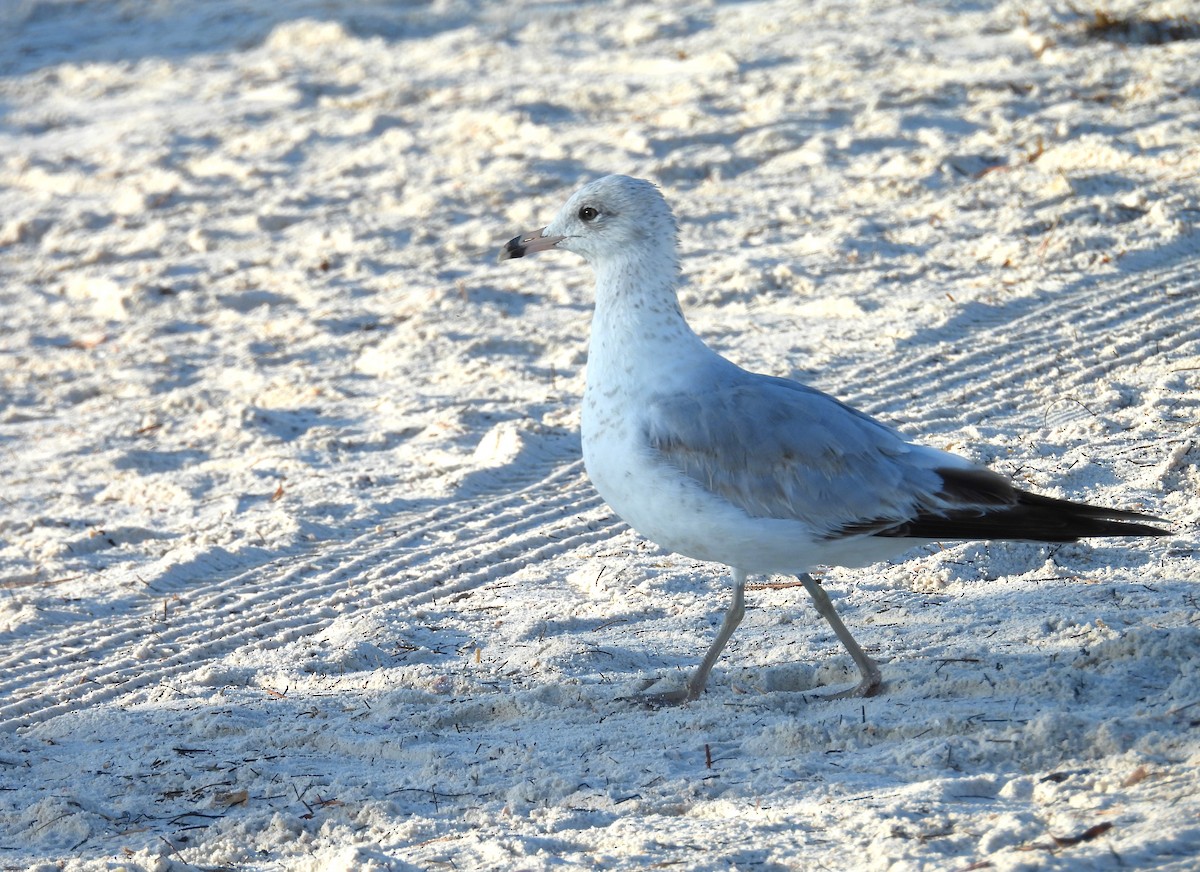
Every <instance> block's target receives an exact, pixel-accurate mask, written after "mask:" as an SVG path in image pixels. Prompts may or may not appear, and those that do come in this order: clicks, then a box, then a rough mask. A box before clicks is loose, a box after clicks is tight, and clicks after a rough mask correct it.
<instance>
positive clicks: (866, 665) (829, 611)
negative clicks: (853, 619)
mask: <svg viewBox="0 0 1200 872" xmlns="http://www.w3.org/2000/svg"><path fill="white" fill-rule="evenodd" d="M796 577H797V578H798V579H800V583H801V584H802V585H804V589H805V590H806V591H808V595H809V596H811V597H812V598H813V603H814V604H815V605H816V607H817V611H818V612H819V613H820V615H821V617H823V618H824V619H825V620H826V621H828V622H829V626H831V627H833V632H834V633H835V634H837V637H838V638H839V639H841V641H842V644H843V645H845V646H846V650H847V651H849V652H850V656H851V657H852V658H854V662H855V664H856V665H857V666H858V671H859V672H860V673H862V681H860V682H859V683H858V685H857V686H856V687H852V688H850V689H849V690H843V691H841V692H839V693H829V694H821V695H820V698H821V699H851V698H854V697H862V696H874V695H875V693H876V692H877V691H878V690H879V686H880V684H881V683H882V681H883V676H881V675H880V673H879V667H878V666H876V665H875V661H874V660H872V659H871V658H870V657H868V656H867V655H866V652H864V651H863V649H862V648H860V647H859V646H858V643H857V642H855V641H854V637H853V636H851V635H850V631H849V630H847V629H846V625H845V624H843V623H842V619H841V618H839V617H838V613H837V611H836V610H835V609H834V608H833V603H832V602H830V600H829V594H827V593H826V592H825V588H823V587H821V585H820V584H818V583H817V581H816V579H814V578H813V577H812V576H811V575H809V574H808V573H807V572H806V573H804V574H803V575H798V576H796Z"/></svg>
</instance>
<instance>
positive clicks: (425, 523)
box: [0, 461, 618, 729]
mask: <svg viewBox="0 0 1200 872" xmlns="http://www.w3.org/2000/svg"><path fill="white" fill-rule="evenodd" d="M617 526H618V522H617V521H616V520H615V519H614V518H613V517H612V516H611V513H609V512H608V511H607V510H606V509H604V508H603V507H602V506H601V504H600V503H599V500H598V498H597V497H596V495H595V494H594V492H593V491H592V490H591V488H590V486H589V485H588V484H587V483H586V481H584V480H583V478H582V464H581V463H579V462H578V461H574V462H566V463H562V464H561V465H560V466H559V467H558V468H556V469H554V470H553V471H552V472H551V473H550V474H549V475H547V476H546V477H545V478H544V479H542V480H540V481H538V482H537V483H535V484H533V485H530V486H527V487H525V488H522V489H520V490H517V491H514V492H512V493H509V494H505V495H502V496H498V497H487V498H481V499H475V500H470V501H468V502H467V503H466V504H462V503H459V504H457V505H455V506H453V508H452V509H451V510H449V511H448V510H447V506H444V505H443V506H438V507H436V508H434V509H433V510H431V511H430V512H428V513H426V514H425V515H423V516H418V517H416V518H413V519H408V520H406V519H404V518H400V517H398V518H395V519H393V520H391V521H389V522H388V523H387V525H386V527H385V528H384V529H383V530H381V531H379V532H371V533H367V534H364V535H361V536H359V537H357V538H355V539H354V540H352V541H350V542H346V543H338V544H333V545H330V544H327V543H326V544H322V545H319V546H317V547H315V548H314V549H313V550H312V551H311V552H305V553H299V554H291V555H288V556H286V557H283V558H280V559H275V560H271V561H269V562H266V563H264V564H261V565H259V566H256V567H254V568H252V569H249V570H246V571H244V572H240V573H237V574H234V575H231V576H229V577H228V578H225V579H222V580H220V581H217V582H210V583H207V584H204V585H201V586H198V587H195V588H191V589H189V590H184V591H183V592H181V593H180V594H179V596H178V599H175V598H174V597H172V598H171V601H170V603H169V604H168V606H167V613H166V616H165V619H164V616H163V613H162V612H163V605H162V602H163V600H162V598H161V597H157V596H152V597H146V598H145V599H144V601H143V602H141V603H139V604H138V606H137V607H135V608H133V609H130V610H129V612H128V613H126V614H124V615H120V616H117V617H111V618H100V619H93V620H90V621H88V622H85V623H82V624H80V625H77V626H74V627H72V630H71V636H72V641H71V644H70V646H69V647H67V646H63V645H61V644H57V643H55V644H51V643H50V642H49V640H48V642H47V645H46V646H45V647H46V648H47V649H50V650H52V651H53V652H54V653H52V654H50V655H49V656H46V657H44V658H37V659H33V660H30V659H28V658H17V657H12V656H10V657H6V658H4V659H3V660H0V674H3V675H4V678H3V679H2V680H0V695H2V696H3V697H4V698H5V699H6V701H5V702H4V703H3V704H0V728H7V729H12V728H16V727H21V726H26V725H29V724H32V723H35V722H37V721H39V720H43V719H45V718H48V717H53V716H55V715H57V714H62V713H64V712H66V711H70V710H72V709H75V708H79V707H82V706H86V705H94V704H97V703H100V702H105V701H108V700H112V699H115V698H118V697H121V696H125V695H127V694H130V693H132V692H134V691H136V690H138V689H141V688H145V687H148V686H151V685H154V684H158V683H160V682H162V681H164V680H166V679H168V678H170V677H173V676H176V675H179V674H185V673H189V672H192V671H194V670H197V669H199V668H201V667H202V666H205V665H207V664H211V663H212V662H213V661H214V660H215V659H217V658H219V657H221V656H223V655H225V654H227V653H229V652H231V651H233V650H236V649H238V648H242V647H246V646H250V647H260V648H262V647H269V648H274V647H279V646H281V645H284V644H286V643H288V642H289V641H291V640H293V639H296V638H299V637H301V636H305V635H309V634H312V633H317V632H320V630H322V629H323V628H324V627H326V626H328V625H329V623H331V622H332V621H333V620H334V619H336V618H338V617H339V616H342V615H345V614H347V613H348V612H351V611H357V610H360V609H365V608H368V607H372V606H379V605H387V606H396V605H400V604H403V605H405V606H406V607H414V608H415V607H416V606H418V605H420V604H423V603H427V602H430V601H433V600H436V599H439V598H442V597H446V596H451V595H456V594H461V593H462V592H463V591H466V590H470V589H472V588H476V587H479V586H481V585H483V584H486V583H487V582H489V581H491V580H493V579H495V578H498V577H503V576H504V575H506V574H509V573H511V572H514V571H516V570H517V569H519V568H521V567H523V566H525V565H527V564H529V563H536V562H538V561H541V560H545V559H547V558H549V557H551V556H553V555H555V554H560V553H563V552H567V551H571V550H573V549H575V548H577V547H579V546H581V545H583V544H585V543H588V542H592V541H595V540H597V539H603V538H607V537H609V536H611V535H612V532H613V529H614V528H616V527H617ZM54 631H55V638H59V636H58V632H59V629H58V628H54ZM146 646H149V648H148V649H147V647H146ZM147 650H149V651H150V652H152V653H150V654H149V655H148V654H147V653H146V651H147Z"/></svg>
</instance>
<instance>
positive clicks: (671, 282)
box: [588, 256, 712, 388]
mask: <svg viewBox="0 0 1200 872" xmlns="http://www.w3.org/2000/svg"><path fill="white" fill-rule="evenodd" d="M595 272H596V310H595V314H594V315H593V317H592V331H591V339H590V341H589V346H588V386H589V388H596V387H600V386H602V385H603V384H605V383H607V382H608V381H609V380H610V379H611V378H621V380H622V381H623V382H625V383H628V381H629V374H630V373H643V374H646V375H648V376H650V375H651V374H656V373H657V374H661V373H662V372H663V371H664V369H667V368H669V369H676V368H679V367H684V366H687V364H688V363H689V362H690V361H691V360H692V359H694V358H696V357H699V356H704V355H710V354H712V352H711V351H710V350H709V349H708V347H707V346H706V345H705V344H704V342H703V341H702V340H701V339H700V338H699V337H698V336H697V335H696V334H695V333H694V332H693V331H692V328H691V327H690V326H688V323H687V320H686V319H685V318H684V317H683V311H682V310H681V309H680V308H679V298H678V297H677V295H676V292H675V287H676V281H677V278H678V273H679V270H678V267H677V265H676V261H675V259H674V257H662V256H660V257H658V258H653V259H649V260H648V261H647V260H639V259H634V258H629V259H617V258H614V259H609V260H606V261H605V262H604V263H603V264H600V265H597V266H596V269H595ZM651 377H655V376H651Z"/></svg>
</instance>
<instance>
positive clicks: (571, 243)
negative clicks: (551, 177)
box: [498, 176, 676, 267]
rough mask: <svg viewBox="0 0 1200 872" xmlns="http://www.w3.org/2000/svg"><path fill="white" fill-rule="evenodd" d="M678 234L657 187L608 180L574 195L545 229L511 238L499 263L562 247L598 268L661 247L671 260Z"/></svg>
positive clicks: (626, 179)
mask: <svg viewBox="0 0 1200 872" xmlns="http://www.w3.org/2000/svg"><path fill="white" fill-rule="evenodd" d="M675 235H676V226H675V217H674V216H673V215H672V214H671V207H670V206H668V205H667V201H666V200H664V199H663V195H662V194H661V193H659V190H658V188H657V187H655V186H654V185H653V184H652V183H650V182H647V181H645V180H644V179H633V178H630V177H629V176H605V177H604V178H601V179H596V181H594V182H590V183H589V184H587V185H584V186H583V187H582V188H580V189H579V190H578V191H576V192H575V193H574V194H572V195H571V198H570V199H569V200H567V202H566V204H565V205H564V206H563V207H562V208H561V209H559V210H558V214H557V215H555V216H554V220H553V221H551V222H550V223H549V224H547V225H546V226H545V227H543V228H542V229H541V230H535V231H533V232H532V233H526V234H522V235H521V236H514V237H513V238H512V239H510V240H509V241H508V243H507V244H506V245H505V246H504V248H502V249H501V250H500V255H499V257H498V260H508V259H509V258H514V257H524V256H525V255H527V254H533V253H535V252H538V251H547V250H549V249H551V248H561V249H565V250H567V251H573V252H575V253H576V254H578V255H580V256H581V257H582V258H583V259H584V260H586V261H587V262H588V263H590V264H592V266H593V267H594V266H596V264H597V263H599V262H600V261H603V260H607V259H617V258H622V257H627V256H629V254H630V253H631V252H642V251H645V250H647V249H650V250H654V249H658V248H661V247H663V246H665V247H666V249H667V250H668V251H669V252H672V254H671V256H672V258H673V252H674V247H675Z"/></svg>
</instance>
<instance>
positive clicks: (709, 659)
mask: <svg viewBox="0 0 1200 872" xmlns="http://www.w3.org/2000/svg"><path fill="white" fill-rule="evenodd" d="M822 593H824V591H822ZM745 614H746V573H744V572H742V571H741V570H740V569H734V570H733V601H732V602H730V603H729V608H728V609H727V610H726V612H725V620H724V621H722V622H721V629H720V630H718V631H717V638H715V639H713V642H712V644H711V645H709V646H708V651H707V652H706V653H705V654H704V659H703V660H701V661H700V665H699V666H697V667H696V671H695V672H693V673H692V675H691V677H690V678H689V679H688V681H687V684H686V685H684V686H683V687H681V688H679V689H678V690H671V691H666V692H665V693H652V694H647V695H645V696H644V697H641V701H642V702H644V703H645V704H646V705H648V706H651V707H653V708H657V707H658V706H663V705H678V704H679V703H684V702H691V701H692V700H694V699H697V698H699V696H700V694H702V693H704V685H705V684H706V683H707V682H708V673H710V672H712V668H713V664H715V663H716V662H717V658H719V657H720V656H721V652H722V651H724V650H725V645H726V644H727V643H728V642H729V637H730V636H732V635H733V631H734V630H736V629H737V628H738V624H740V623H741V622H742V618H743V617H744V616H745ZM834 619H835V620H836V619H837V618H836V616H835V617H834ZM850 641H851V643H853V641H854V640H853V639H851V640H850ZM868 662H870V661H868Z"/></svg>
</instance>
